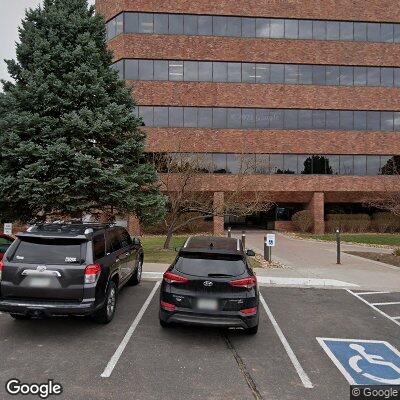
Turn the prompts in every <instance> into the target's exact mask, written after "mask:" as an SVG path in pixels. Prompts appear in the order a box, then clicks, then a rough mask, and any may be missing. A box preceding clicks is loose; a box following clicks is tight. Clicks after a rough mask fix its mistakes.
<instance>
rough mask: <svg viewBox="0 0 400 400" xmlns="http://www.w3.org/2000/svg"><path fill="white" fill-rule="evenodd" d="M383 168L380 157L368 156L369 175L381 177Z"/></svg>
mask: <svg viewBox="0 0 400 400" xmlns="http://www.w3.org/2000/svg"><path fill="white" fill-rule="evenodd" d="M380 168H381V157H380V156H367V175H379V173H380Z"/></svg>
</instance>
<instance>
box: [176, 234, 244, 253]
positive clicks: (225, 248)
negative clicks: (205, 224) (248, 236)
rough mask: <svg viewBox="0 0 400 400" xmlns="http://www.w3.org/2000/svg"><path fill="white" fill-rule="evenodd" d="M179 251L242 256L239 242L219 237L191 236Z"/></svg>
mask: <svg viewBox="0 0 400 400" xmlns="http://www.w3.org/2000/svg"><path fill="white" fill-rule="evenodd" d="M181 251H182V252H201V253H203V252H204V253H205V252H207V253H219V254H243V249H242V242H241V240H239V239H235V238H227V237H220V236H192V237H190V238H189V239H188V240H187V242H186V243H185V245H184V246H183V248H182V249H181Z"/></svg>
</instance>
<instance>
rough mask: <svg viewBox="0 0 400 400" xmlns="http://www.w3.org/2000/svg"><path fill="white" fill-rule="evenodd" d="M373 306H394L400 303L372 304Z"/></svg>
mask: <svg viewBox="0 0 400 400" xmlns="http://www.w3.org/2000/svg"><path fill="white" fill-rule="evenodd" d="M370 304H371V306H394V305H396V304H400V301H391V302H386V303H370Z"/></svg>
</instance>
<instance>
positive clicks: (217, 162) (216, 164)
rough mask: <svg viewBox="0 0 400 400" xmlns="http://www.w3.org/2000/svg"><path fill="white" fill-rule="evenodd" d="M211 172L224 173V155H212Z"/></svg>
mask: <svg viewBox="0 0 400 400" xmlns="http://www.w3.org/2000/svg"><path fill="white" fill-rule="evenodd" d="M212 162H213V172H214V173H216V174H221V173H226V154H218V153H216V154H213V156H212Z"/></svg>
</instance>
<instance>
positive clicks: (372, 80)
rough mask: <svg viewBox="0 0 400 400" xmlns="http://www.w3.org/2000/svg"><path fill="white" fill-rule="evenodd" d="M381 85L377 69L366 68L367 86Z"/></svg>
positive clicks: (378, 69)
mask: <svg viewBox="0 0 400 400" xmlns="http://www.w3.org/2000/svg"><path fill="white" fill-rule="evenodd" d="M380 84H381V71H380V68H378V67H370V68H367V85H368V86H379V85H380Z"/></svg>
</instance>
